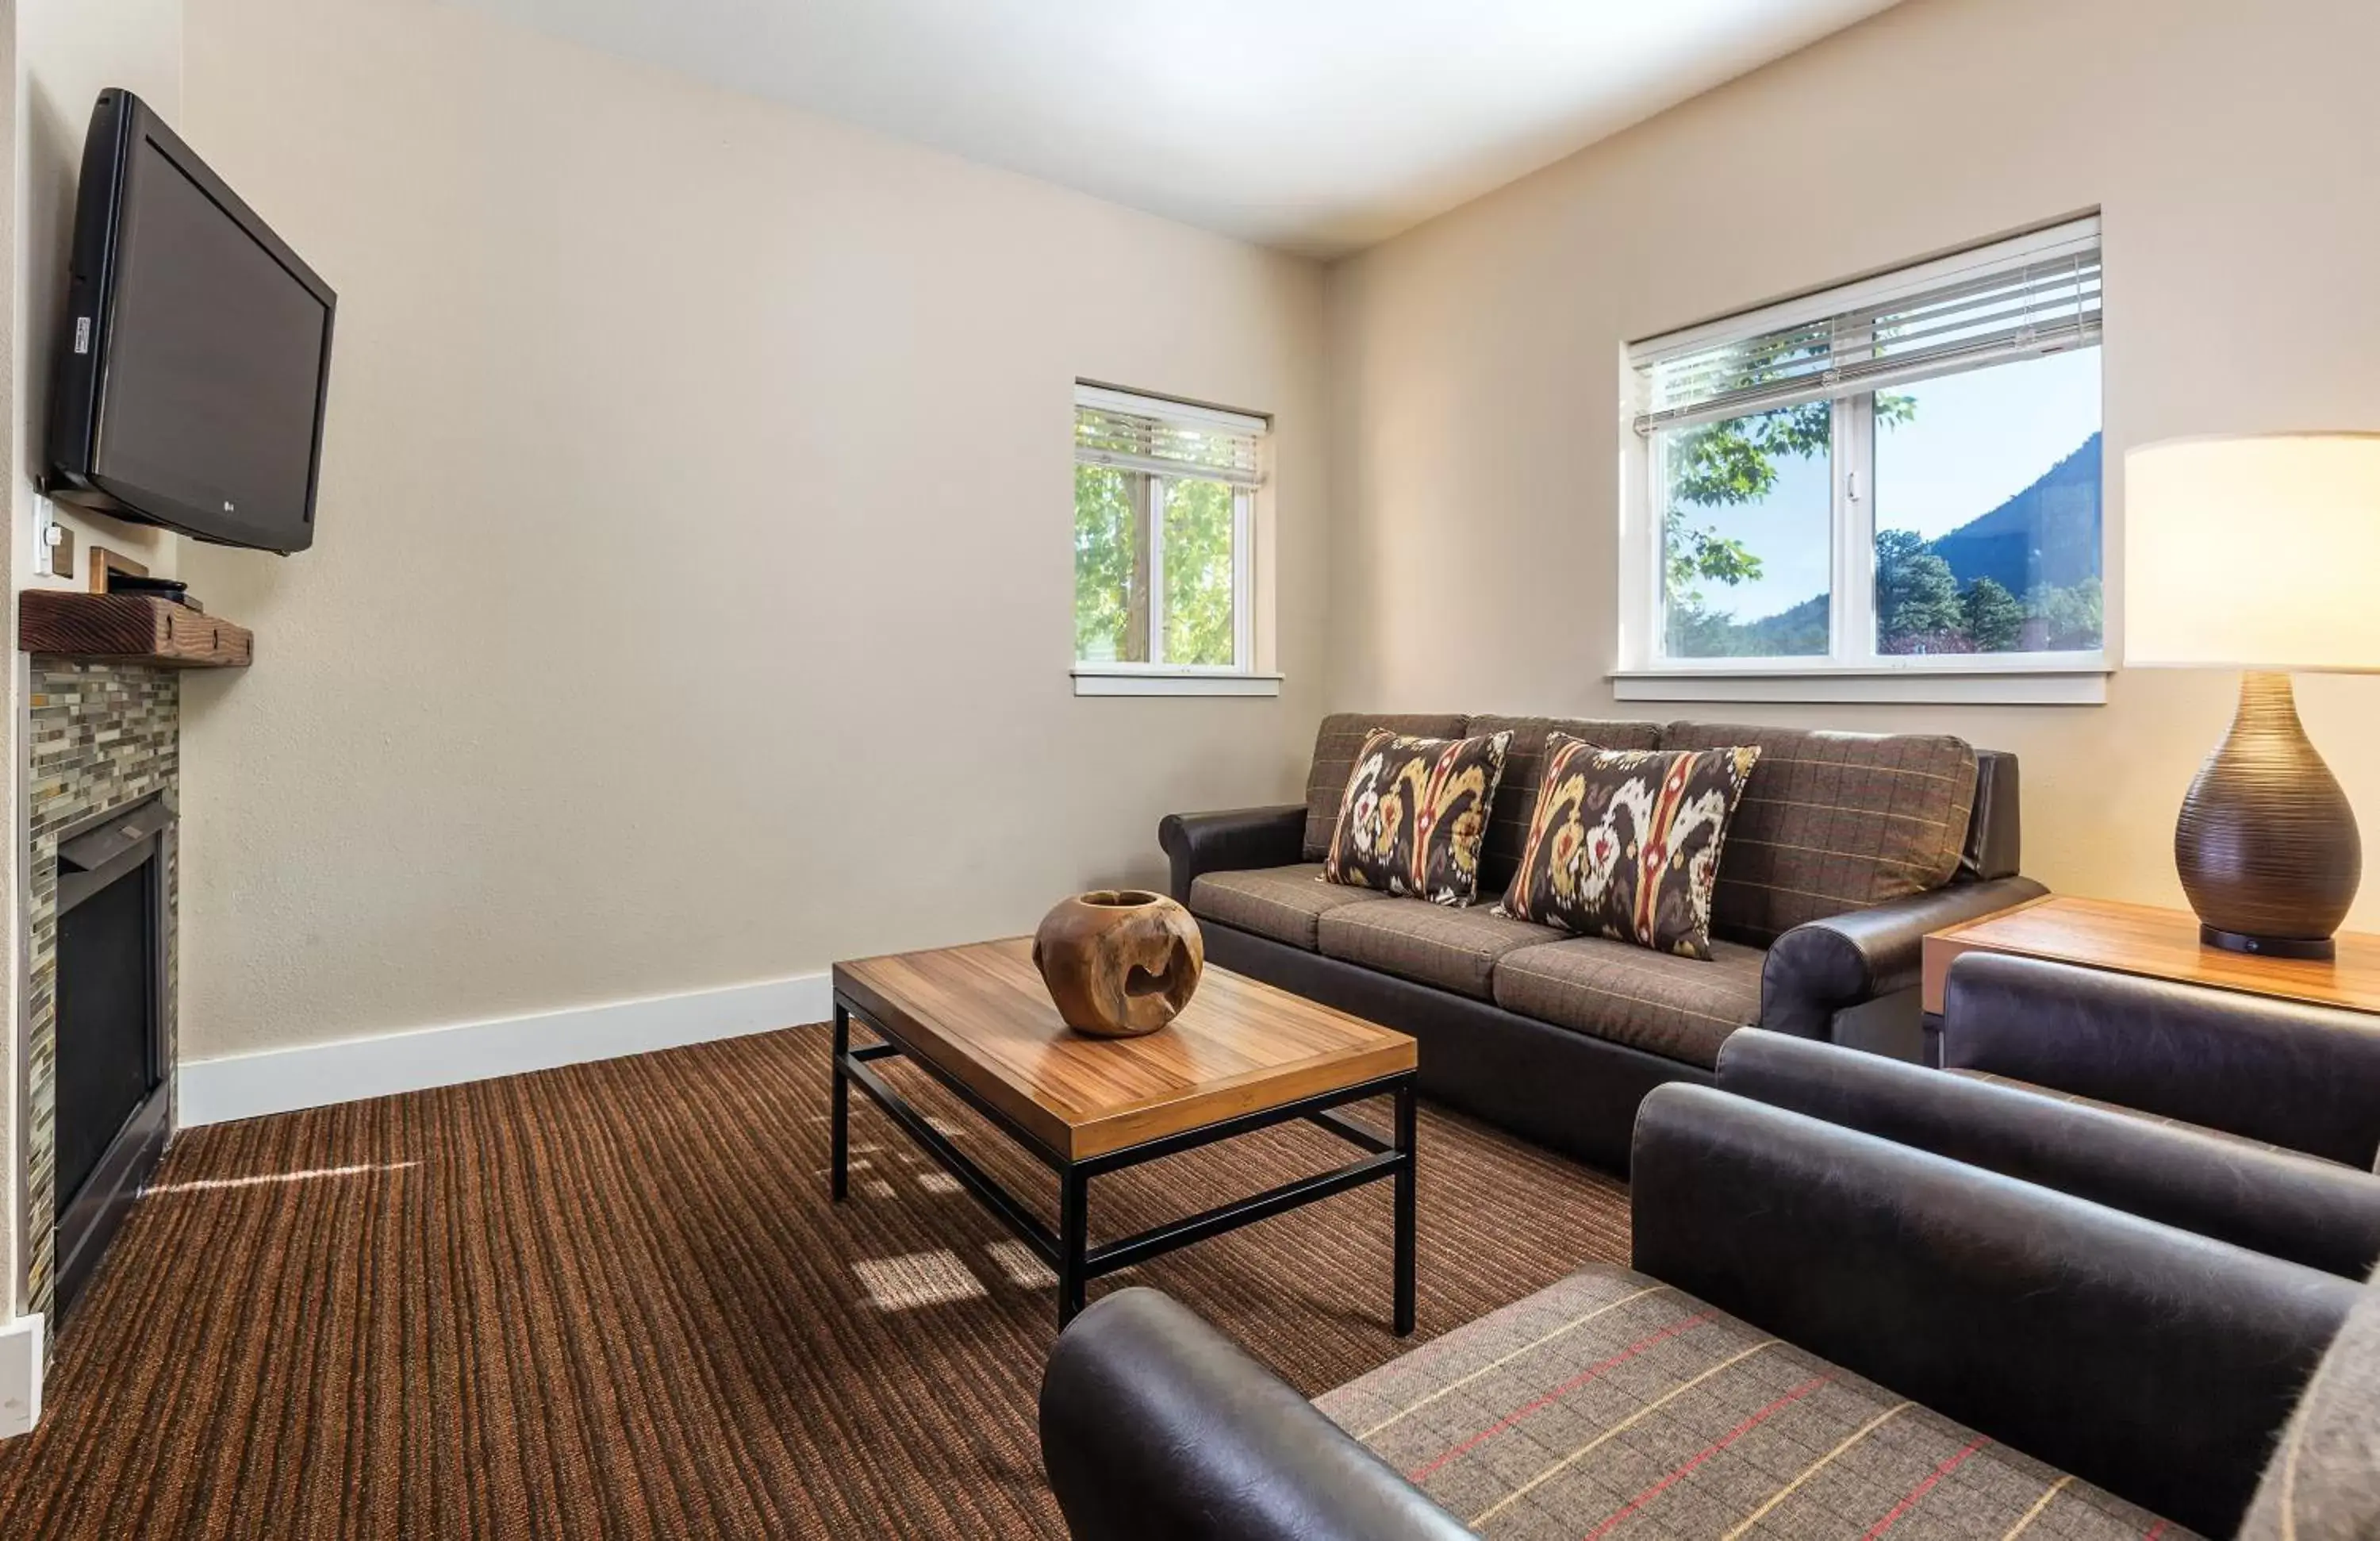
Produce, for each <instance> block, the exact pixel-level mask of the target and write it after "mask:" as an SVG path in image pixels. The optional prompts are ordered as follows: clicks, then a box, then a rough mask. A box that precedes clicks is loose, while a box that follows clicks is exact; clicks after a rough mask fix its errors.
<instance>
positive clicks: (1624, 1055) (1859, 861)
mask: <svg viewBox="0 0 2380 1541" xmlns="http://www.w3.org/2000/svg"><path fill="white" fill-rule="evenodd" d="M1375 727H1389V728H1393V729H1395V730H1397V731H1399V732H1403V733H1410V734H1424V735H1428V736H1434V737H1456V736H1463V735H1469V734H1490V733H1509V734H1512V740H1511V746H1510V748H1509V749H1508V751H1507V756H1506V759H1505V765H1504V775H1503V780H1502V783H1500V786H1499V788H1498V790H1497V793H1496V797H1495V801H1494V803H1493V804H1492V806H1491V807H1490V809H1489V819H1488V836H1487V842H1486V845H1485V847H1484V849H1483V851H1482V853H1481V860H1480V890H1481V894H1482V899H1481V901H1480V903H1478V904H1475V905H1473V906H1471V907H1469V908H1466V909H1454V908H1450V907H1447V906H1444V905H1438V904H1427V903H1425V902H1423V901H1421V900H1418V899H1395V898H1390V897H1388V896H1386V895H1383V894H1379V893H1375V892H1367V891H1366V890H1363V889H1355V888H1346V887H1341V886H1338V885H1335V884H1330V883H1324V882H1322V881H1320V880H1319V879H1320V876H1321V870H1322V868H1321V862H1322V857H1323V855H1324V854H1325V852H1326V850H1327V849H1328V847H1329V844H1330V834H1331V831H1332V828H1333V826H1334V825H1335V824H1336V822H1337V820H1338V817H1339V804H1340V800H1341V798H1342V795H1343V793H1344V791H1345V788H1346V783H1347V776H1348V773H1349V771H1351V770H1352V769H1353V766H1354V757H1355V755H1356V753H1357V751H1358V749H1359V748H1360V746H1362V744H1363V741H1364V736H1365V734H1366V733H1367V732H1369V731H1370V730H1371V729H1372V728H1375ZM1554 732H1561V733H1567V734H1572V735H1573V736H1576V737H1579V738H1584V739H1586V740H1587V741H1589V742H1591V743H1596V744H1602V745H1607V746H1611V747H1614V748H1640V749H1641V748H1656V747H1692V748H1704V747H1709V746H1718V745H1729V744H1756V745H1758V746H1760V749H1761V758H1760V762H1759V764H1758V765H1757V766H1756V767H1755V769H1754V771H1753V773H1752V779H1751V782H1750V783H1749V784H1748V785H1747V786H1746V787H1745V789H1744V795H1743V802H1742V804H1741V805H1740V806H1739V807H1738V810H1737V813H1736V816H1735V819H1734V820H1733V822H1732V823H1731V825H1730V829H1729V832H1728V838H1727V847H1726V851H1725V853H1724V855H1723V856H1722V858H1721V861H1720V866H1719V875H1718V890H1717V892H1716V894H1715V896H1714V901H1713V906H1712V934H1713V938H1714V940H1713V948H1712V951H1713V953H1714V954H1715V955H1714V957H1713V958H1712V959H1711V960H1710V961H1708V962H1701V961H1696V960H1694V959H1687V958H1679V957H1673V956H1670V955H1668V954H1665V953H1655V952H1651V951H1649V950H1646V949H1644V948H1638V947H1631V946H1628V945H1626V944H1624V943H1621V942H1616V941H1607V940H1601V939H1597V938H1588V937H1574V936H1571V935H1568V934H1567V933H1564V932H1561V931H1557V930H1552V929H1549V928H1546V927H1542V926H1535V925H1530V924H1528V923H1526V922H1523V921H1517V920H1507V919H1503V918H1501V917H1500V916H1496V915H1495V914H1493V913H1491V912H1492V911H1493V909H1494V900H1495V898H1496V897H1497V896H1500V894H1501V893H1502V892H1503V890H1504V886H1505V885H1506V884H1507V883H1508V882H1510V881H1511V880H1512V871H1513V868H1515V867H1517V866H1518V865H1519V862H1520V857H1521V849H1522V846H1523V844H1524V843H1525V841H1526V838H1527V831H1528V825H1529V819H1530V818H1531V816H1532V815H1533V813H1534V812H1535V811H1536V790H1537V776H1538V772H1539V769H1540V767H1541V765H1542V762H1543V758H1544V754H1545V745H1546V738H1547V735H1548V734H1549V733H1554ZM1158 838H1159V842H1160V844H1161V845H1162V846H1163V847H1164V849H1165V851H1166V853H1167V855H1168V856H1169V858H1170V859H1171V862H1172V891H1173V895H1174V897H1175V898H1177V899H1179V900H1180V901H1182V903H1184V904H1187V905H1188V906H1189V908H1190V911H1191V913H1192V914H1194V915H1196V916H1197V917H1198V919H1199V923H1200V925H1201V927H1202V928H1204V930H1205V932H1206V940H1207V956H1208V959H1209V960H1210V961H1212V962H1214V963H1216V964H1218V965H1221V966H1223V967H1226V968H1230V969H1233V970H1235V971H1237V972H1239V973H1242V974H1247V975H1251V976H1254V977H1257V978H1260V979H1264V980H1267V981H1268V982H1269V983H1272V984H1275V985H1278V986H1281V987H1282V988H1283V989H1293V990H1295V991H1297V992H1298V993H1300V994H1302V995H1306V996H1310V997H1312V998H1314V999H1316V1000H1319V1001H1326V1002H1328V1003H1329V1004H1331V1005H1334V1006H1338V1007H1340V1008H1342V1009H1343V1010H1346V1011H1351V1012H1354V1013H1356V1014H1358V1015H1361V1016H1366V1017H1369V1018H1370V1019H1372V1020H1373V1021H1376V1022H1380V1023H1384V1024H1386V1025H1390V1026H1392V1027H1395V1028H1398V1029H1399V1030H1401V1031H1403V1032H1407V1033H1411V1034H1412V1035H1413V1036H1414V1037H1415V1038H1417V1039H1419V1040H1420V1043H1421V1083H1422V1089H1423V1091H1424V1092H1426V1093H1427V1094H1429V1095H1431V1096H1434V1097H1436V1098H1439V1099H1440V1100H1442V1101H1445V1102H1448V1103H1451V1104H1453V1105H1454V1106H1457V1107H1460V1108H1463V1109H1465V1110H1468V1111H1471V1112H1473V1113H1475V1114H1477V1115H1478V1116H1480V1117H1483V1118H1486V1119H1488V1120H1489V1121H1490V1122H1495V1123H1498V1124H1500V1125H1502V1126H1503V1127H1505V1128H1508V1129H1511V1130H1512V1131H1513V1132H1514V1133H1517V1134H1521V1135H1525V1136H1527V1137H1529V1138H1531V1139H1534V1140H1536V1141H1537V1142H1538V1143H1540V1144H1543V1145H1546V1146H1549V1147H1553V1148H1555V1149H1559V1150H1562V1151H1565V1152H1567V1153H1569V1154H1572V1155H1574V1156H1578V1157H1581V1158H1583V1159H1587V1160H1590V1161H1594V1162H1596V1163H1597V1164H1598V1165H1602V1166H1606V1167H1610V1168H1614V1169H1617V1168H1620V1167H1621V1166H1624V1164H1625V1162H1626V1159H1627V1149H1628V1129H1629V1124H1630V1121H1631V1120H1633V1118H1634V1117H1635V1112H1636V1105H1637V1103H1638V1102H1640V1101H1641V1100H1643V1098H1644V1097H1645V1093H1646V1092H1648V1091H1650V1090H1651V1089H1652V1088H1653V1087H1655V1086H1660V1085H1662V1084H1664V1083H1666V1082H1670V1081H1689V1082H1698V1083H1702V1084H1707V1083H1708V1082H1709V1080H1710V1078H1711V1074H1712V1068H1713V1066H1715V1065H1716V1064H1717V1063H1718V1051H1719V1047H1720V1045H1722V1044H1724V1043H1725V1042H1726V1041H1727V1039H1728V1037H1730V1035H1731V1034H1733V1033H1735V1032H1737V1031H1738V1030H1740V1029H1742V1028H1744V1027H1749V1026H1761V1027H1767V1028H1770V1029H1773V1030H1776V1031H1779V1032H1787V1033H1792V1034H1796V1035H1798V1036H1801V1037H1818V1038H1826V1039H1829V1040H1834V1041H1841V1042H1849V1043H1854V1044H1857V1045H1858V1046H1860V1047H1865V1048H1873V1049H1882V1050H1885V1051H1887V1052H1891V1053H1897V1054H1901V1055H1904V1056H1907V1057H1912V1058H1914V1057H1916V1056H1917V1055H1919V1054H1920V1053H1921V1052H1922V1044H1923V1036H1922V1033H1921V1030H1920V1024H1919V1012H1918V1008H1917V990H1916V986H1917V980H1918V961H1919V960H1918V953H1919V944H1920V941H1921V940H1922V939H1923V938H1924V936H1925V933H1926V932H1927V931H1930V930H1936V929H1939V928H1942V927H1945V926H1949V925H1954V924H1956V923H1958V922H1959V921H1961V920H1966V919H1971V918H1973V917H1974V916H1980V915H1985V914H1989V913H1990V912H1992V911H1994V910H1998V909H2005V908H2007V907H2008V906H2009V905H2010V904H2018V903H2020V902H2022V901H2023V900H2025V899H2029V898H2032V897H2034V895H2036V894H2039V893H2040V892H2043V891H2042V888H2041V886H2040V885H2039V884H2038V883H2034V882H2033V881H2032V880H2028V879H2026V878H2023V877H2021V876H2019V874H2018V870H2017V866H2018V857H2019V830H2018V795H2017V767H2016V760H2015V758H2014V757H2012V756H2009V755H2005V754H1995V753H1989V752H1981V753H1979V752H1978V751H1976V750H1975V749H1973V748H1972V747H1970V746H1968V745H1966V744H1965V743H1963V742H1961V740H1959V739H1956V738H1949V737H1944V736H1939V735H1933V734H1893V735H1875V734H1830V733H1816V732H1808V731H1803V730H1793V729H1780V728H1769V727H1753V726H1743V725H1737V726H1730V725H1726V724H1712V723H1698V722H1670V723H1659V722H1594V721H1583V720H1568V719H1557V718H1543V717H1497V716H1465V715H1459V714H1452V713H1435V714H1419V715H1402V716H1400V715H1392V714H1390V715H1384V714H1379V713H1346V714H1342V715H1339V716H1334V717H1330V718H1327V719H1325V720H1324V722H1323V723H1322V726H1321V729H1320V731H1319V732H1318V734H1317V735H1316V739H1315V746H1314V758H1313V761H1312V765H1311V768H1310V770H1309V771H1308V774H1307V778H1306V795H1305V801H1304V802H1303V803H1296V804H1290V805H1286V806H1283V807H1269V808H1248V809H1237V810H1233V811H1229V812H1223V813H1202V814H1172V815H1169V816H1168V817H1167V818H1166V819H1164V820H1163V821H1162V823H1161V824H1160V826H1159V831H1158Z"/></svg>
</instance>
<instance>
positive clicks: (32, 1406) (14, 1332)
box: [0, 1316, 42, 1439]
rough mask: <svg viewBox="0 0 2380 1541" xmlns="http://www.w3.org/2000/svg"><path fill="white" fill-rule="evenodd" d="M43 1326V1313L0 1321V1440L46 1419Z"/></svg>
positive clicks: (12, 1436) (24, 1430)
mask: <svg viewBox="0 0 2380 1541" xmlns="http://www.w3.org/2000/svg"><path fill="white" fill-rule="evenodd" d="M41 1421H42V1318H41V1317H39V1316H31V1317H18V1318H17V1319H16V1320H14V1321H8V1322H0V1439H10V1438H15V1437H16V1436H18V1435H19V1434H30V1433H32V1432H33V1426H34V1425H35V1424H38V1423H40V1422H41Z"/></svg>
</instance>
